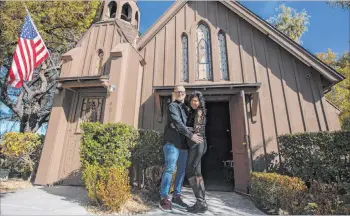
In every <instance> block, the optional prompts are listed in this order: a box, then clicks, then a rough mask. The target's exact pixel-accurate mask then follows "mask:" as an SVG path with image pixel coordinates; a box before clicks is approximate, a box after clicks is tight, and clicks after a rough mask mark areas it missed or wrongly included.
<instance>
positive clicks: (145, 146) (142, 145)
mask: <svg viewBox="0 0 350 216" xmlns="http://www.w3.org/2000/svg"><path fill="white" fill-rule="evenodd" d="M132 155H133V156H132V158H133V161H135V162H136V163H139V164H140V168H141V169H142V170H144V172H143V173H144V181H145V184H144V188H145V189H147V190H148V191H150V192H151V193H154V194H157V195H158V192H159V188H160V181H161V177H162V174H163V170H164V155H163V134H162V133H159V132H157V131H151V130H139V137H138V141H137V144H136V146H135V148H134V149H133V154H132Z"/></svg>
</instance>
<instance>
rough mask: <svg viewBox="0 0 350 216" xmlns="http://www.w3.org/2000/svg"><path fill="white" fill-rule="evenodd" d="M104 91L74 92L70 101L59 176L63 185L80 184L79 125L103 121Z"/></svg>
mask: <svg viewBox="0 0 350 216" xmlns="http://www.w3.org/2000/svg"><path fill="white" fill-rule="evenodd" d="M104 104H105V93H93V92H91V93H90V92H83V93H80V92H76V93H75V95H74V100H73V101H72V107H71V113H70V119H69V122H70V124H69V126H68V128H67V130H68V133H67V137H66V140H65V144H64V145H65V151H64V154H63V155H62V163H61V164H62V165H61V167H60V176H61V179H62V180H63V182H62V184H64V185H82V181H81V172H80V138H81V135H82V130H81V128H80V125H81V124H82V123H84V122H103V111H104Z"/></svg>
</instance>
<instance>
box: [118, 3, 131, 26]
mask: <svg viewBox="0 0 350 216" xmlns="http://www.w3.org/2000/svg"><path fill="white" fill-rule="evenodd" d="M131 16H132V11H131V6H130V5H129V4H128V3H125V4H124V5H123V7H122V16H121V19H122V20H125V21H128V22H131Z"/></svg>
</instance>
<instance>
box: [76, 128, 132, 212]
mask: <svg viewBox="0 0 350 216" xmlns="http://www.w3.org/2000/svg"><path fill="white" fill-rule="evenodd" d="M82 129H83V131H84V134H83V136H82V143H81V150H80V160H81V163H82V173H83V181H84V183H85V187H86V189H87V191H88V196H89V198H90V199H91V200H92V201H94V202H95V203H97V204H98V205H100V206H104V207H106V208H107V209H108V210H111V211H119V210H120V208H121V206H122V205H123V204H124V203H125V202H126V201H127V200H128V199H129V198H130V197H131V193H130V185H129V176H128V168H129V167H130V165H131V150H132V148H133V147H134V146H135V143H136V141H137V139H138V133H137V131H136V130H135V129H134V128H132V127H130V126H127V125H125V124H121V123H117V124H101V123H84V124H82Z"/></svg>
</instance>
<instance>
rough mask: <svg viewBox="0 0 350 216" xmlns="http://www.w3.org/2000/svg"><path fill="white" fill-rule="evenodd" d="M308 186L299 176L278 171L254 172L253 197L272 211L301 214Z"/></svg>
mask: <svg viewBox="0 0 350 216" xmlns="http://www.w3.org/2000/svg"><path fill="white" fill-rule="evenodd" d="M306 193H307V187H306V185H305V184H304V182H303V181H302V180H301V179H299V178H291V177H288V176H283V175H279V174H276V173H256V172H253V173H252V197H253V199H254V201H255V202H256V203H257V204H258V205H260V206H263V207H265V208H267V209H269V210H271V211H274V212H276V213H277V212H279V211H280V210H283V211H287V212H288V213H290V214H300V213H301V212H302V211H303V208H304V207H303V206H302V203H303V201H304V197H305V195H306Z"/></svg>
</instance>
